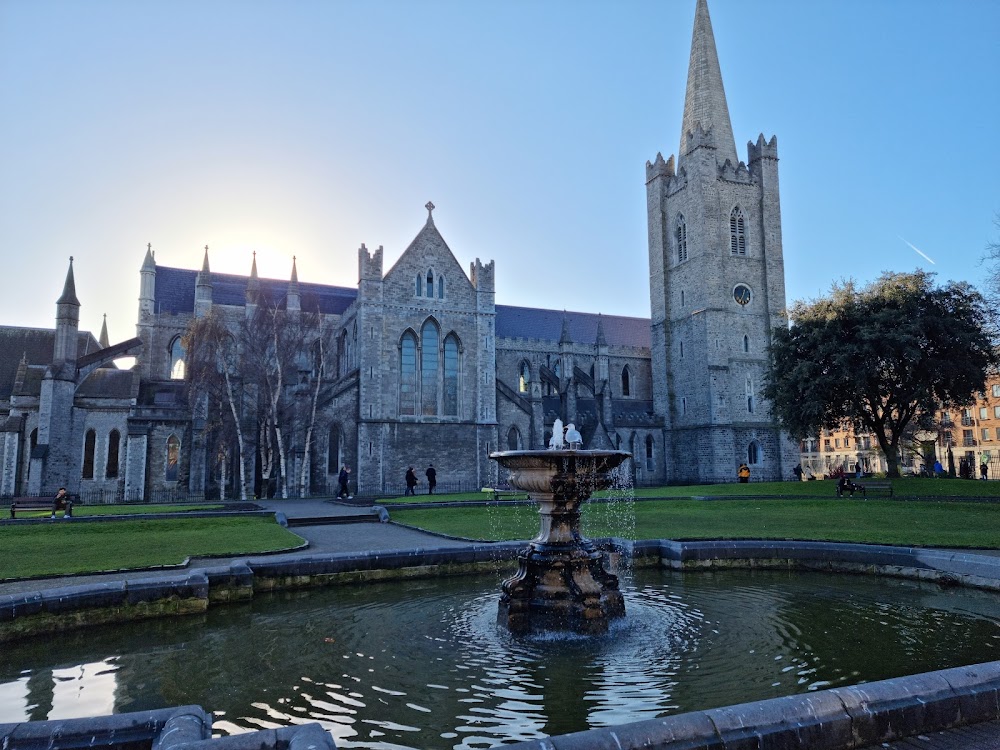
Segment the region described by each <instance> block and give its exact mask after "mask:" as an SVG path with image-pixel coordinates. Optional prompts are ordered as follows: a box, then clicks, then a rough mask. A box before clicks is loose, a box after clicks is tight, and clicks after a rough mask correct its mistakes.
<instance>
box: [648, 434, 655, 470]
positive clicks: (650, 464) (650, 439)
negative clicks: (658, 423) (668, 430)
mask: <svg viewBox="0 0 1000 750" xmlns="http://www.w3.org/2000/svg"><path fill="white" fill-rule="evenodd" d="M653 467H654V464H653V436H652V435H646V471H653Z"/></svg>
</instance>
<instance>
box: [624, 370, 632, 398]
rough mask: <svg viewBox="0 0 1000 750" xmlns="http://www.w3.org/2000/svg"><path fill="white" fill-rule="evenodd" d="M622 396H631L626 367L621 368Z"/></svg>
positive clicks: (629, 378) (629, 380) (629, 379)
mask: <svg viewBox="0 0 1000 750" xmlns="http://www.w3.org/2000/svg"><path fill="white" fill-rule="evenodd" d="M622 395H623V396H631V395H632V382H631V377H630V376H629V371H628V365H625V367H623V368H622Z"/></svg>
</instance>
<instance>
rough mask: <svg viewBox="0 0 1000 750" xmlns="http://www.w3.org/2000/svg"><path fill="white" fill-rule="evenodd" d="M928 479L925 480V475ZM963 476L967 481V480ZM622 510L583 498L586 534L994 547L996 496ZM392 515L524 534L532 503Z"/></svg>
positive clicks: (533, 529)
mask: <svg viewBox="0 0 1000 750" xmlns="http://www.w3.org/2000/svg"><path fill="white" fill-rule="evenodd" d="M929 481H930V480H929ZM970 484H971V482H970ZM632 507H633V508H634V525H633V522H632V521H631V520H628V521H626V522H623V521H622V520H621V519H622V517H623V516H624V517H626V518H629V519H631V518H632V516H629V515H628V514H621V513H617V512H610V511H609V510H608V509H607V508H606V507H602V506H601V505H598V504H590V505H588V506H586V507H585V508H584V513H583V522H582V525H583V533H584V534H586V535H587V536H593V537H597V536H633V537H634V538H636V539H803V540H819V541H836V542H866V543H872V544H896V545H907V546H910V545H912V546H932V547H974V548H1000V504H993V503H966V502H948V503H944V502H937V503H935V502H922V503H906V502H899V501H894V500H847V499H844V500H823V499H815V500H814V499H772V500H759V499H758V500H755V499H732V500H718V501H713V502H704V501H700V500H684V499H678V500H663V501H658V500H649V501H645V502H641V503H635V504H634V505H633V506H632ZM392 518H393V520H394V521H398V522H400V523H404V524H408V525H411V526H416V527H419V528H422V529H426V530H427V531H433V532H437V533H441V534H449V535H451V536H457V537H463V538H467V539H480V540H487V541H500V540H510V539H528V538H531V537H533V536H535V534H536V533H537V532H538V514H537V512H536V511H534V510H533V509H532V508H528V507H524V506H521V507H515V506H500V507H493V508H482V507H478V508H428V509H413V510H406V509H400V510H397V511H395V512H393V514H392Z"/></svg>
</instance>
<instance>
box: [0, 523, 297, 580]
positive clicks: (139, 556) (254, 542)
mask: <svg viewBox="0 0 1000 750" xmlns="http://www.w3.org/2000/svg"><path fill="white" fill-rule="evenodd" d="M301 543H302V539H301V538H300V537H298V536H296V535H295V534H293V533H291V532H290V531H288V530H287V529H284V528H282V527H281V526H279V525H278V524H276V523H275V522H274V519H273V518H262V517H250V518H231V517H230V518H183V519H182V518H177V519H173V518H171V519H164V520H158V521H153V520H149V521H121V522H120V523H86V524H83V523H81V524H76V523H74V522H72V521H67V522H66V523H63V522H62V521H61V520H60V521H57V522H55V523H52V524H42V525H39V524H25V525H24V526H19V525H11V526H4V527H2V528H0V548H2V549H3V556H2V557H0V579H4V578H32V577H35V576H42V575H67V574H70V573H91V572H95V571H104V570H122V569H127V568H147V567H153V566H157V565H177V564H180V563H182V562H184V559H185V558H187V557H189V556H195V555H243V554H252V553H259V552H274V551H278V550H284V549H290V548H293V547H297V546H299V545H300V544H301Z"/></svg>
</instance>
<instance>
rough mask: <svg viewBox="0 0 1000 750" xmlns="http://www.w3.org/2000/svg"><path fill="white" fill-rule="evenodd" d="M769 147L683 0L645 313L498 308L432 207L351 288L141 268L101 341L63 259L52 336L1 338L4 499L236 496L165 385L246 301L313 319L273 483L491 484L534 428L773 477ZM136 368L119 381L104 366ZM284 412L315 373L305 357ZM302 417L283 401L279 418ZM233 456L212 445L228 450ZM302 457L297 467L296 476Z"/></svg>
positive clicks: (658, 167)
mask: <svg viewBox="0 0 1000 750" xmlns="http://www.w3.org/2000/svg"><path fill="white" fill-rule="evenodd" d="M777 161H778V160H777V141H776V139H775V138H772V139H771V140H770V141H768V140H765V139H764V137H763V136H761V137H760V138H758V139H757V141H756V143H750V144H749V145H748V157H747V161H746V162H743V161H740V160H739V159H738V158H737V156H736V149H735V143H734V139H733V134H732V127H731V125H730V120H729V112H728V109H727V105H726V99H725V92H724V89H723V85H722V76H721V71H720V68H719V62H718V57H717V54H716V49H715V41H714V38H713V34H712V28H711V22H710V19H709V15H708V8H707V4H706V1H705V0H698V3H697V11H696V18H695V25H694V33H693V36H692V45H691V58H690V66H689V72H688V81H687V90H686V95H685V105H684V116H683V122H682V127H681V142H680V150H679V151H678V154H677V156H676V157H675V156H671V157H670V158H669V159H667V160H664V159H663V157H662V156H661V155H659V154H658V155H657V157H656V159H655V160H654V161H652V162H650V163H647V165H646V186H647V211H648V221H649V263H650V299H651V310H652V315H651V319H641V318H629V317H621V316H611V315H602V314H600V313H599V312H566V311H555V310H546V309H541V308H523V307H512V306H505V305H502V304H497V301H496V299H495V289H494V263H493V261H490V262H486V263H484V262H482V261H481V260H479V259H478V258H477V259H475V260H472V261H471V262H470V263H469V266H468V272H466V271H465V270H464V269H463V267H462V265H461V264H460V263H459V261H458V260H457V255H458V256H460V255H461V254H462V253H461V248H458V254H457V255H456V253H455V252H453V251H452V249H451V248H450V247H449V246H448V244H447V243H446V241H445V238H444V235H443V234H442V232H441V231H439V230H438V227H437V225H436V219H439V218H440V217H439V216H436V215H435V214H434V206H433V204H430V203H428V204H427V206H426V209H427V217H426V220H425V223H424V225H423V226H422V227H421V228H420V229H419V230H418V231H417V233H416V236H415V238H414V240H413V241H412V243H411V244H410V245H409V247H407V248H406V249H405V251H404V252H403V253H402V255H401V257H400V258H399V260H397V261H396V263H395V264H394V265H393V266H392V267H391V268H388V269H387V268H384V264H383V249H382V248H381V247H380V248H378V249H377V250H374V251H373V250H369V249H368V248H366V247H365V246H364V245H362V246H361V248H360V249H359V251H358V286H357V287H356V288H347V287H333V286H328V285H320V284H310V283H307V282H300V281H299V279H298V269H297V267H296V265H295V262H294V260H293V262H292V264H291V272H290V276H289V279H288V280H273V279H261V278H259V277H258V275H257V271H256V263H255V262H254V263H253V264H252V266H251V269H250V273H249V275H247V276H237V275H230V274H219V273H213V272H212V271H211V267H210V258H209V251H208V249H207V248H206V251H205V259H204V263H203V265H202V268H201V270H199V271H195V270H189V269H182V268H174V267H170V266H167V265H160V264H158V263H157V262H156V259H155V256H154V254H153V252H152V250H151V248H147V252H146V256H145V259H144V262H143V263H142V267H141V270H140V299H139V316H138V323H137V336H136V337H135V338H132V339H129V340H127V341H124V342H121V343H119V344H115V345H111V344H110V342H109V340H108V336H107V329H106V327H105V329H104V330H103V331H102V333H101V336H100V337H99V338H98V339H95V338H94V337H93V336H92V335H90V334H87V333H81V332H80V331H79V330H78V321H79V307H80V304H81V303H80V302H79V300H78V299H77V296H76V288H75V282H74V277H73V267H72V263H71V264H70V268H69V271H68V273H67V278H66V284H65V288H64V291H63V295H62V296H61V297H60V299H59V300H58V301H57V305H56V307H57V315H56V327H55V329H54V330H48V329H46V330H40V329H25V328H14V327H10V326H6V327H0V336H2V337H3V339H4V342H3V347H2V350H0V409H2V412H3V413H4V414H5V421H4V422H3V425H2V430H3V431H2V432H0V462H2V463H0V496H8V497H9V496H20V495H30V494H47V493H50V492H53V491H54V490H55V489H56V488H58V487H59V486H67V487H69V488H70V490H71V491H72V492H76V493H79V494H81V495H82V496H83V497H84V499H85V500H86V499H96V498H103V499H114V498H125V499H128V500H139V499H144V500H150V499H160V498H166V497H180V496H183V497H192V496H193V497H201V496H206V497H218V496H222V497H229V498H232V497H236V496H238V494H239V493H238V489H237V487H236V486H235V482H236V481H237V478H238V476H239V471H237V470H236V467H234V466H232V465H231V461H232V459H229V463H228V464H227V463H226V460H222V461H220V460H219V459H218V455H219V453H218V450H217V446H215V444H214V442H213V441H214V440H215V438H213V435H212V434H211V431H210V428H209V427H208V426H207V425H206V421H205V419H204V418H203V416H202V414H203V409H204V404H202V407H201V409H202V411H199V407H198V406H197V404H198V399H197V397H193V396H192V393H191V388H190V384H189V382H188V381H187V380H186V378H185V357H186V352H185V350H184V335H185V332H186V330H187V329H188V326H189V325H190V323H191V322H192V321H193V320H195V319H197V318H198V317H200V316H204V315H206V314H208V313H209V312H210V311H212V312H214V313H217V314H218V315H220V316H221V318H222V319H223V320H225V321H227V325H230V326H232V329H233V330H234V331H235V330H236V328H237V327H238V325H239V323H240V321H241V320H243V319H245V318H246V317H247V315H248V314H249V312H250V311H252V310H253V309H255V307H256V306H259V305H271V306H273V307H274V308H277V309H280V310H283V311H288V312H290V313H296V314H298V313H309V314H318V316H319V318H320V319H321V320H322V323H323V328H324V329H326V330H327V331H329V332H332V334H333V335H332V336H331V340H332V349H333V351H332V354H331V356H330V357H329V359H328V364H327V365H326V366H325V367H324V373H323V380H322V383H323V385H322V388H321V389H320V397H319V399H318V401H317V414H316V419H315V421H314V425H315V428H314V431H313V435H312V439H311V440H310V441H308V447H307V441H306V437H305V430H304V428H303V424H304V421H303V420H298V421H295V420H293V421H292V427H291V428H289V429H287V430H286V431H285V432H284V433H283V434H284V439H285V441H286V443H287V444H286V455H287V465H286V467H285V473H286V476H287V477H289V480H288V485H289V488H290V490H291V489H292V488H294V487H295V486H296V483H295V482H294V481H292V480H291V477H298V476H304V475H308V479H307V481H306V482H305V483H304V485H303V490H304V492H305V493H306V494H312V495H319V494H330V493H332V492H333V491H334V487H335V485H336V476H337V473H338V471H339V469H340V467H341V466H342V465H345V464H346V465H348V466H350V467H352V469H353V475H352V491H353V492H356V493H357V494H359V495H362V496H378V495H382V494H393V493H400V494H401V492H402V486H403V475H404V473H405V471H406V468H407V467H408V466H413V467H415V468H416V470H417V473H418V474H419V475H421V476H422V474H423V470H424V469H425V468H426V467H427V466H428V465H430V464H432V463H433V465H434V466H435V468H436V470H437V472H438V482H439V487H440V489H441V490H445V491H446V490H449V489H454V490H458V489H465V490H468V489H478V488H479V487H482V486H486V485H488V484H492V483H494V482H495V481H496V479H497V477H496V469H495V468H494V464H493V462H491V461H490V460H489V453H490V452H491V451H495V450H505V449H520V448H542V447H544V446H545V445H546V444H547V443H548V440H549V438H550V437H551V430H552V425H553V423H554V420H555V419H557V418H559V419H562V421H563V423H564V424H566V423H570V422H572V423H574V424H576V426H577V427H578V428H579V429H580V430H581V432H582V433H583V436H584V441H585V446H586V447H601V448H612V447H613V448H621V449H623V450H628V451H630V452H631V453H632V454H633V460H632V467H631V468H632V472H633V474H634V476H635V478H636V481H637V482H638V483H643V484H652V483H664V482H685V483H687V482H714V481H732V479H733V478H734V476H735V472H736V468H737V466H738V465H739V464H740V463H741V462H744V461H745V462H747V463H749V464H750V466H751V469H752V471H753V472H754V476H755V478H763V479H777V478H785V477H788V476H789V475H790V472H791V468H792V467H793V466H794V465H795V464H796V463H797V461H798V456H797V450H796V446H795V445H793V443H792V442H791V441H789V440H788V439H787V437H786V436H785V435H783V434H782V433H781V432H780V430H779V429H778V428H777V426H776V425H775V423H774V420H773V419H772V417H771V415H770V412H769V409H768V405H767V403H765V402H764V401H763V400H762V399H761V398H760V396H759V392H760V389H761V386H762V379H763V375H764V372H765V369H766V361H767V346H768V341H769V337H770V332H771V330H772V329H773V328H774V327H775V326H779V325H786V320H785V318H784V308H785V299H784V270H783V255H782V252H783V251H782V244H781V214H780V203H779V196H778V172H777V166H778V164H777ZM123 356H136V357H137V364H136V365H135V366H134V367H133V368H131V369H129V370H120V369H117V368H116V367H115V366H114V365H113V360H115V359H116V358H121V357H123ZM301 361H302V362H303V363H304V364H303V365H302V366H301V367H300V368H299V370H298V371H296V372H294V373H289V379H288V382H289V383H290V385H289V393H288V397H289V402H290V403H291V404H293V405H294V404H297V403H299V402H304V401H305V394H307V393H309V384H310V382H313V381H312V380H311V379H312V378H314V377H315V371H311V370H310V367H309V365H308V361H309V356H308V353H304V356H303V357H302V358H301ZM295 408H298V407H295ZM258 417H259V409H258V408H257V406H256V405H255V404H254V403H252V402H250V401H248V402H246V403H244V404H242V413H241V415H240V418H241V421H242V424H243V425H244V428H245V429H244V433H245V435H246V438H245V440H246V443H245V452H244V456H245V457H244V468H245V469H246V475H247V478H248V479H247V484H248V485H252V487H251V488H250V492H251V493H252V494H258V495H262V494H268V493H269V492H270V491H273V487H268V486H266V485H265V484H264V483H263V482H262V477H261V463H260V451H259V450H258V448H259V441H260V440H262V439H263V438H262V437H261V436H260V434H259V432H258V431H257V430H255V429H254V425H255V423H256V422H257V420H258ZM230 455H232V453H230ZM303 466H305V467H306V471H305V472H303V471H302V468H303Z"/></svg>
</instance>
